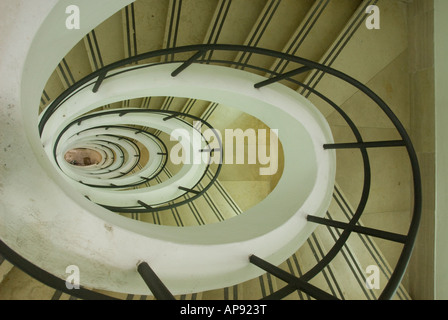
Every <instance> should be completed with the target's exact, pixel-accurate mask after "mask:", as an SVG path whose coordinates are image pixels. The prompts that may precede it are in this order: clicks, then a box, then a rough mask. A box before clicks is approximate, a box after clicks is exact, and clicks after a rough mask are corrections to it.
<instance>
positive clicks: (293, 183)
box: [42, 64, 335, 294]
mask: <svg viewBox="0 0 448 320" xmlns="http://www.w3.org/2000/svg"><path fill="white" fill-rule="evenodd" d="M178 66H179V65H173V64H168V65H160V66H148V68H139V69H137V70H132V71H128V72H120V74H119V75H117V76H113V77H110V78H107V79H105V80H104V81H103V83H102V84H101V87H100V88H99V90H98V91H97V92H93V91H92V87H93V85H94V82H92V84H91V85H88V86H84V87H83V89H82V90H80V91H78V92H76V94H74V95H72V96H71V97H70V98H69V99H67V100H66V101H64V103H63V104H61V105H59V106H58V108H57V109H56V110H54V111H52V114H51V117H50V118H48V120H47V121H46V123H45V127H44V129H43V131H42V144H43V145H44V146H45V149H46V150H47V154H48V156H49V158H50V159H51V158H53V152H55V156H56V159H57V158H58V157H61V156H62V155H63V154H64V152H65V149H64V148H58V147H56V143H58V144H60V143H62V145H63V143H64V142H68V147H67V148H73V147H74V146H77V147H80V146H82V144H80V145H76V144H75V145H73V144H71V143H70V139H71V138H76V139H81V141H82V142H84V143H87V142H88V141H90V140H89V139H87V140H83V135H82V134H81V135H77V133H79V132H88V131H86V130H87V129H88V128H89V127H91V126H95V127H103V130H104V128H107V131H106V130H104V132H103V133H106V132H107V133H108V134H113V133H114V130H118V129H115V128H113V126H114V125H117V124H120V125H129V124H134V125H135V124H139V125H141V126H143V125H144V126H147V127H153V128H156V129H159V130H162V131H164V130H168V133H170V131H172V130H174V129H175V128H179V126H180V125H181V124H180V123H177V121H176V119H175V118H171V119H169V120H167V121H164V118H165V119H166V118H167V115H160V114H155V113H154V112H144V110H132V109H119V110H117V111H102V112H100V113H99V114H98V117H93V116H94V115H95V113H93V114H92V113H89V117H91V120H89V119H84V118H82V117H81V118H79V117H80V116H81V115H82V114H85V113H88V112H90V111H91V110H95V109H96V108H98V106H101V105H104V104H107V103H112V102H114V101H122V100H125V99H132V98H137V97H145V96H163V95H167V94H169V95H170V96H174V97H187V98H196V99H203V100H208V101H213V102H217V103H220V104H224V105H227V106H231V107H233V108H235V109H241V110H243V111H244V112H246V113H249V114H251V115H253V116H255V117H257V118H258V119H260V120H262V121H263V122H265V123H266V124H267V125H268V126H269V127H270V128H278V136H279V140H280V141H281V143H282V145H283V148H284V158H285V166H284V169H283V175H282V177H281V178H280V181H279V182H278V184H277V186H276V188H275V189H274V190H273V191H272V193H271V194H269V195H268V197H267V198H266V199H265V200H263V201H261V202H260V203H259V204H257V205H256V206H254V207H252V208H250V209H249V210H248V211H247V212H244V213H243V214H241V215H239V216H237V217H234V218H232V219H229V220H226V221H223V222H220V223H217V224H213V225H207V226H202V227H186V228H182V229H180V230H179V229H173V228H166V227H162V226H154V225H152V226H151V225H149V226H148V225H145V226H141V225H140V223H139V222H136V221H131V220H129V219H120V220H118V219H117V217H116V216H115V215H110V214H109V213H107V212H104V211H102V210H101V208H95V210H93V211H91V213H93V214H98V215H99V217H101V218H102V219H104V218H105V215H107V216H109V218H106V222H107V223H110V224H111V225H117V226H118V227H119V228H120V229H118V230H117V229H114V234H113V237H114V240H115V241H117V242H118V243H120V247H121V248H122V250H123V251H124V252H125V251H126V254H127V255H133V256H134V261H135V262H136V261H138V260H145V261H146V260H147V261H153V260H155V258H154V257H156V256H157V257H158V258H157V261H158V263H156V264H155V265H153V267H155V268H158V269H160V270H164V271H163V272H162V273H161V274H160V276H161V277H163V279H164V281H165V282H166V283H167V285H169V287H170V289H171V290H173V291H174V292H182V293H185V292H189V291H191V292H194V291H200V290H210V289H215V288H220V287H223V286H229V285H233V284H236V283H239V282H242V281H245V280H248V279H251V278H253V277H255V276H257V275H259V274H260V271H259V270H257V269H254V268H253V267H252V266H250V265H249V264H248V263H247V260H246V259H244V257H245V258H247V257H248V255H250V254H257V255H260V256H264V257H270V258H271V259H274V261H275V260H277V261H278V263H280V262H282V261H284V260H285V259H286V258H287V257H288V256H290V255H291V254H292V253H293V252H295V251H296V250H297V249H298V247H300V246H301V244H302V243H303V242H304V241H305V240H306V239H307V238H308V236H309V235H310V234H311V232H312V230H313V229H314V226H313V225H312V224H309V223H307V221H306V217H307V215H315V216H323V215H324V214H325V212H326V210H327V208H328V205H329V202H330V199H331V194H332V190H333V186H334V172H335V156H334V152H328V151H326V150H324V149H323V148H322V145H324V144H327V143H332V141H333V139H332V136H331V132H330V130H329V127H328V124H327V123H326V121H325V119H324V118H323V116H321V115H320V113H319V111H318V110H317V109H316V108H315V107H314V106H313V105H312V104H311V103H310V102H309V101H308V100H306V99H305V98H303V97H302V96H301V95H300V94H298V93H296V92H294V91H293V90H291V89H289V88H287V87H284V86H283V85H280V84H278V85H274V86H270V87H269V88H263V89H255V88H254V83H258V82H260V81H262V80H263V78H262V77H260V76H257V75H254V74H251V73H247V72H244V71H239V70H233V69H229V68H225V67H217V66H206V65H193V66H190V67H189V69H188V70H186V71H185V72H184V73H182V74H181V75H179V76H177V77H172V76H171V73H172V71H173V70H175V69H176V68H177V67H178ZM87 102H88V103H87ZM78 105H81V106H82V108H76V106H78ZM49 109H51V106H50V108H49ZM44 115H45V113H44V114H43V116H44ZM168 116H169V115H168ZM71 119H74V120H71ZM67 125H68V127H67ZM170 126H171V127H170ZM66 128H68V129H66ZM61 133H62V135H61ZM97 133H98V132H95V131H93V136H92V137H93V138H92V141H90V143H93V141H95V140H94V139H99V138H98V137H96V135H97ZM55 137H58V139H57V140H58V141H55ZM76 139H75V141H77V140H76ZM185 141H186V140H185ZM185 147H187V148H188V146H185ZM54 165H55V168H57V167H58V164H57V163H55V164H54ZM199 166H201V165H199ZM186 167H187V168H186V171H185V170H184V169H182V170H184V171H185V172H184V173H182V171H181V172H179V173H178V174H177V175H181V176H182V175H185V174H187V173H188V172H190V171H191V169H192V168H188V166H186ZM177 175H174V176H173V179H170V180H168V181H166V183H164V184H161V185H158V186H157V187H155V188H148V192H147V193H146V194H145V193H142V191H143V190H142V191H140V190H135V191H133V190H124V191H113V190H108V189H104V188H102V189H90V188H89V187H88V186H86V184H85V183H81V184H80V183H78V181H74V180H73V179H71V180H72V182H74V185H75V188H77V189H78V190H79V191H80V192H81V194H82V195H85V196H87V198H88V199H90V200H91V201H93V202H96V203H98V204H107V205H108V206H113V207H117V206H119V205H121V206H123V207H132V206H136V205H138V201H139V200H141V201H143V202H144V203H145V204H147V205H148V206H153V205H155V206H156V207H155V208H157V202H156V203H154V201H169V200H170V199H172V198H174V197H177V195H176V194H173V193H172V192H171V193H170V192H168V191H167V190H165V189H166V188H167V187H169V188H171V189H172V190H173V191H174V192H176V190H177V191H178V192H182V190H179V189H178V188H177V186H178V185H179V184H181V185H185V186H187V187H188V188H191V187H192V186H189V185H188V182H187V181H184V182H181V181H180V180H178V179H176V177H177ZM195 179H197V178H193V180H192V181H193V183H194V181H195ZM184 180H185V179H184ZM83 182H84V181H83ZM164 185H166V187H165V188H163V186H164ZM157 192H160V194H157ZM153 193H156V194H155V196H153V197H152V198H151V194H153ZM183 193H185V192H183ZM148 197H149V198H148ZM151 199H154V200H151ZM163 199H166V200H163ZM114 201H115V202H114ZM286 204H288V205H286ZM280 207H281V208H282V210H279V208H280ZM81 217H82V219H84V218H86V219H90V214H89V215H87V217H83V216H81V215H79V214H78V218H79V219H81ZM98 222H99V224H98V223H95V222H93V221H90V222H88V225H89V226H90V228H89V229H90V230H91V231H90V230H85V232H88V233H90V232H92V233H93V234H95V233H97V232H99V230H102V229H104V222H101V220H100V221H98ZM95 225H97V226H95ZM254 226H256V228H254ZM95 230H96V231H95ZM48 232H50V231H48ZM139 233H140V234H139ZM136 237H137V238H136ZM136 242H137V243H138V244H139V245H138V246H134V247H133V250H129V249H128V248H129V247H132V243H136ZM267 244H269V245H267ZM91 246H92V249H93V247H94V246H95V244H94V243H93V244H92V245H91ZM198 246H199V247H198ZM148 248H154V249H152V250H148ZM155 248H157V249H155ZM218 248H219V249H218ZM199 249H200V250H199ZM97 250H101V248H100V247H98V248H97ZM119 250H120V248H119V247H116V248H115V252H114V255H115V254H116V253H117V252H119ZM166 252H170V254H169V255H166V254H164V253H166ZM236 252H241V254H243V252H246V254H243V255H242V256H241V254H236ZM162 254H163V257H164V258H162V256H161V255H162ZM118 256H121V254H119V255H118ZM185 257H188V259H186V258H185ZM103 259H104V261H98V263H101V264H103V263H108V262H110V261H112V260H113V259H114V257H113V256H107V257H106V256H103ZM176 261H183V262H182V269H181V270H179V268H178V267H177V264H176V263H175V262H176ZM180 275H182V276H183V277H185V278H186V279H189V280H188V281H187V280H182V281H175V279H176V278H178V277H179V276H180ZM224 275H225V277H224ZM120 276H121V275H120ZM131 276H132V272H129V275H128V277H131ZM134 276H135V278H136V279H134V280H132V281H129V282H128V283H129V285H125V286H123V284H120V287H121V289H119V287H118V284H116V283H115V284H114V281H111V280H112V279H113V278H114V276H113V274H111V277H110V278H109V279H108V280H107V282H106V283H102V284H100V283H98V280H96V279H89V276H88V275H86V276H85V277H84V281H85V283H86V285H87V286H91V287H101V288H107V289H108V290H111V291H117V290H125V291H126V292H135V293H137V292H139V293H142V294H143V293H145V292H146V290H147V289H146V288H145V287H144V286H142V284H141V281H139V279H138V274H135V273H134ZM117 278H118V275H117ZM89 281H91V282H89ZM139 282H140V283H139ZM136 283H139V284H140V286H135V284H136ZM179 285H181V286H180V287H178V286H179Z"/></svg>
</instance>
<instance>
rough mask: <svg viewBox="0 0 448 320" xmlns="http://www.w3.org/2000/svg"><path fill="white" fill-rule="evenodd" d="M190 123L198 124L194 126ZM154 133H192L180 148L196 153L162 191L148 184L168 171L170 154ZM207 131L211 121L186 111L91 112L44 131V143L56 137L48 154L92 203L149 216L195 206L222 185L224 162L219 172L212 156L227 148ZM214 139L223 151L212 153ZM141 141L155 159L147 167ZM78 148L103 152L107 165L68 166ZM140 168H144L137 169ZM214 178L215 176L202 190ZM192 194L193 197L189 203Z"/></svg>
mask: <svg viewBox="0 0 448 320" xmlns="http://www.w3.org/2000/svg"><path fill="white" fill-rule="evenodd" d="M87 112H89V110H88V111H87ZM185 119H189V120H191V121H194V125H193V124H192V123H190V122H188V121H187V120H185ZM117 123H119V125H118V124H117ZM150 129H157V130H161V131H164V132H166V133H167V134H168V135H171V134H172V133H173V132H175V131H176V130H177V132H182V133H184V132H185V133H187V135H184V136H183V139H181V141H180V143H181V145H182V147H183V150H189V151H191V152H188V153H187V152H186V153H187V154H188V155H189V159H188V161H185V162H186V164H185V165H183V168H182V169H181V171H180V172H178V173H177V174H176V175H174V176H173V177H172V179H169V180H167V181H164V182H163V183H160V184H158V185H157V186H154V185H152V186H148V185H147V184H148V182H150V181H152V180H154V179H155V178H156V177H158V175H159V174H160V173H161V172H162V171H163V170H164V168H165V166H166V163H167V161H168V158H169V150H168V149H167V147H166V145H165V143H164V142H163V141H162V140H161V139H160V138H158V137H157V136H156V135H154V134H152V133H151V132H150V131H149V130H150ZM204 129H205V130H209V131H208V132H212V133H213V132H214V129H213V127H211V126H210V124H208V123H207V122H206V121H204V120H202V119H200V118H198V117H195V116H192V115H188V114H183V113H181V112H173V111H158V110H148V109H130V108H125V109H123V108H120V109H119V110H108V111H99V112H93V113H92V112H89V113H88V114H87V115H84V116H80V117H77V118H76V119H74V120H72V121H71V122H69V123H68V124H67V125H66V126H64V127H56V129H55V130H48V131H44V134H43V139H46V138H45V137H48V136H51V137H56V139H55V141H54V144H49V145H48V148H47V149H48V152H49V153H50V152H52V155H51V156H52V159H53V160H54V163H55V165H57V166H58V168H59V169H61V171H62V172H63V173H65V174H66V176H67V177H69V178H70V180H69V181H71V182H73V183H74V185H75V187H76V188H77V189H78V190H79V192H81V193H82V194H83V195H84V196H85V197H86V198H88V199H89V200H91V201H93V202H95V203H97V204H99V205H101V206H103V207H105V208H107V209H109V210H111V211H115V212H121V213H128V212H132V213H145V212H153V211H161V210H166V209H171V208H174V207H178V206H181V205H184V204H186V203H189V202H191V201H194V200H195V199H197V198H198V197H200V196H201V195H202V194H204V193H205V192H206V191H207V190H208V189H209V188H210V187H211V186H212V185H213V183H214V181H216V179H217V177H218V175H219V172H220V170H221V166H222V162H221V161H218V163H217V166H216V168H214V170H213V172H210V165H211V161H212V155H213V156H215V155H216V154H218V159H220V158H221V156H220V155H221V154H222V143H221V141H220V137H219V136H218V135H217V134H215V135H213V136H211V137H204V135H203V134H202V132H201V130H204ZM57 130H59V131H57ZM182 130H183V131H182ZM209 140H212V141H214V145H217V147H216V148H211V147H210V145H209ZM137 142H138V145H140V146H142V148H143V149H144V150H146V152H147V153H148V154H149V159H148V160H147V161H146V163H144V164H141V153H142V150H141V149H140V147H138V145H137ZM77 148H90V149H94V148H95V150H100V151H101V152H102V153H104V154H105V156H104V157H103V159H102V160H103V162H102V163H96V164H93V165H90V166H85V167H79V166H73V165H70V164H68V163H67V161H65V159H64V158H65V157H64V155H65V154H66V153H67V152H68V151H70V150H73V149H77ZM198 160H199V161H198ZM139 164H140V165H141V167H140V168H139V169H138V170H136V166H137V165H139ZM82 172H84V174H82ZM208 173H211V174H212V176H213V177H212V178H211V179H209V180H210V181H208V182H207V183H205V186H203V187H202V188H201V190H197V186H198V185H199V184H200V183H201V182H202V181H204V177H205V176H206V175H207V174H208ZM187 193H191V194H193V196H188V197H186V198H185V199H184V195H185V194H187Z"/></svg>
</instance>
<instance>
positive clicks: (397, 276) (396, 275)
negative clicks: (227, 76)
mask: <svg viewBox="0 0 448 320" xmlns="http://www.w3.org/2000/svg"><path fill="white" fill-rule="evenodd" d="M218 51H231V52H234V53H250V54H258V55H262V56H267V57H270V58H277V59H282V60H284V61H288V62H289V63H296V64H298V65H300V66H299V67H298V68H296V69H294V70H292V71H290V72H287V73H285V74H280V73H277V72H275V71H271V70H269V69H266V68H263V67H260V66H252V65H250V64H248V63H244V64H241V63H240V62H235V61H226V60H213V59H211V58H209V59H203V58H202V57H204V56H205V54H206V53H207V52H218ZM188 52H190V53H191V58H189V59H187V60H183V61H174V60H173V61H165V62H160V63H154V64H147V65H137V66H135V67H131V68H127V69H126V70H118V72H117V73H115V74H119V73H122V72H130V71H132V70H135V69H138V68H148V67H151V66H155V65H159V64H168V63H179V62H180V63H182V64H181V65H180V66H179V67H178V68H177V69H176V70H174V71H173V73H172V76H177V75H178V74H179V73H180V72H183V71H185V70H186V69H187V68H188V67H189V66H190V65H191V64H193V63H207V64H213V63H226V64H227V65H228V66H238V65H243V66H244V67H245V68H246V70H257V71H263V72H265V73H266V74H268V75H270V76H269V77H268V79H267V80H265V81H263V82H260V83H256V84H254V88H255V89H257V88H261V87H263V86H265V85H269V84H272V83H276V82H278V81H281V80H284V81H289V82H291V83H294V84H296V85H299V86H301V87H302V88H304V89H306V90H308V91H309V92H310V93H312V94H314V95H316V96H317V97H319V98H320V99H322V100H323V101H325V102H326V103H327V104H329V105H330V106H331V107H333V108H334V109H335V110H336V111H337V112H338V113H339V114H340V115H341V116H342V118H343V119H344V120H345V122H346V123H347V124H348V126H349V127H350V129H351V130H352V132H353V134H354V135H355V137H356V143H354V144H348V143H345V142H342V144H334V145H325V146H323V147H324V148H325V149H336V148H357V149H359V150H360V152H361V155H362V159H363V164H364V181H363V190H362V195H361V199H360V202H359V204H358V206H357V208H356V211H355V214H354V215H353V217H352V219H351V220H350V222H349V223H347V224H338V225H337V227H339V228H341V229H343V232H342V234H341V235H340V237H339V239H338V240H337V241H336V243H335V244H334V246H333V247H332V248H331V249H330V250H329V252H328V253H327V254H326V255H325V256H324V257H323V259H321V260H320V261H319V262H318V263H317V264H316V265H315V266H314V267H313V268H311V269H310V270H309V271H308V272H307V273H305V274H304V275H303V276H301V277H300V278H297V279H296V278H291V277H290V276H285V275H284V274H283V273H281V272H278V270H276V269H275V268H271V266H270V265H269V264H268V263H265V262H263V260H262V259H260V258H258V257H255V256H252V255H251V258H250V259H249V262H250V263H254V264H257V265H259V266H263V268H265V270H266V271H268V272H272V273H273V274H275V273H277V274H279V275H280V274H281V275H282V276H284V280H285V281H286V282H287V283H288V284H287V285H286V286H285V287H283V288H281V289H280V290H278V291H276V292H275V293H274V294H272V295H270V296H269V297H268V298H275V299H281V298H283V297H285V296H286V295H288V294H290V293H291V292H292V291H294V290H296V289H298V288H299V289H300V290H307V289H306V288H307V286H306V283H308V282H309V280H310V279H312V278H313V277H314V276H315V275H317V274H318V273H319V272H321V271H322V270H323V269H324V268H325V267H326V266H327V265H328V264H329V263H330V262H331V261H332V259H333V258H334V257H335V256H336V254H337V253H338V252H339V251H340V250H341V248H342V247H343V245H344V244H345V243H346V241H347V239H348V237H349V236H350V234H351V233H353V232H355V233H356V232H367V230H365V229H362V228H359V227H358V226H357V225H356V224H357V223H358V221H359V219H360V217H361V215H362V213H363V212H364V209H365V207H366V204H367V201H368V198H369V192H370V184H371V168H370V162H369V155H368V153H367V149H368V148H370V147H377V148H381V147H404V148H406V151H407V154H408V157H409V160H410V164H411V170H412V181H413V196H414V201H413V208H412V219H411V223H410V227H409V229H408V233H407V234H406V235H395V236H396V237H395V236H394V237H392V236H391V237H389V239H388V240H390V241H395V242H399V243H402V244H403V250H402V252H401V254H400V257H399V259H398V262H397V264H396V266H395V269H394V271H393V273H392V275H391V277H390V279H389V281H388V283H387V285H386V287H385V288H384V290H383V291H382V293H381V295H380V297H379V298H380V299H391V298H392V296H393V295H394V293H395V291H396V289H397V287H398V286H399V284H400V282H401V279H402V277H403V275H404V272H405V270H406V267H407V265H408V263H409V260H410V256H411V253H412V250H413V247H414V245H415V240H416V236H417V232H418V227H419V223H420V217H421V206H422V199H421V177H420V169H419V164H418V159H417V156H416V153H415V150H414V147H413V145H412V142H411V139H410V137H409V136H408V134H407V132H406V130H405V128H404V127H403V125H402V124H401V122H400V121H399V119H398V118H397V117H396V115H395V114H394V113H393V112H392V110H391V109H390V108H389V107H388V106H387V104H386V103H385V102H384V101H383V100H382V99H381V98H380V97H379V96H377V95H376V94H375V93H374V92H373V91H372V90H370V89H369V88H368V87H366V86H365V85H364V84H362V83H361V82H359V81H357V80H355V79H353V78H352V77H350V76H348V75H347V74H345V73H343V72H340V71H337V70H335V69H333V68H331V67H328V66H325V65H322V64H320V63H317V62H313V61H310V60H307V59H304V58H300V57H296V56H293V55H289V54H285V53H281V52H277V51H273V50H268V49H262V48H258V47H248V46H240V45H217V44H208V45H192V46H185V47H175V48H168V49H162V50H156V51H152V52H148V53H144V54H140V55H136V56H133V57H130V58H127V59H124V60H121V61H118V62H115V63H112V64H110V65H108V66H106V67H104V68H102V69H99V70H97V71H95V72H93V73H92V74H90V75H88V76H86V77H85V78H83V79H82V80H80V81H79V82H77V83H76V84H75V85H73V86H72V87H70V88H69V89H67V90H66V91H64V93H63V94H61V95H60V96H59V97H58V98H57V99H56V100H55V101H54V103H53V104H51V105H50V106H49V107H48V108H47V109H46V110H45V111H44V114H43V116H42V119H41V121H40V122H39V133H40V134H42V132H43V130H44V127H45V123H46V122H47V121H48V119H49V118H50V117H51V115H52V114H53V112H54V111H55V110H56V109H57V108H58V107H59V106H60V105H61V103H63V102H64V101H65V100H66V99H68V98H69V97H70V96H71V95H73V94H76V91H78V90H81V89H82V88H84V87H86V86H93V89H92V90H93V92H96V91H98V90H100V87H101V84H102V82H103V81H105V80H106V79H108V78H109V77H111V76H113V75H114V74H112V71H114V70H117V69H119V68H122V67H125V66H129V65H131V64H136V63H138V62H139V61H142V60H144V59H149V58H155V57H162V56H164V55H173V56H174V55H175V54H177V53H188ZM310 70H318V71H320V72H322V73H323V74H326V75H330V76H333V77H335V78H337V79H340V80H343V81H344V82H345V83H348V84H350V85H351V86H353V87H355V88H356V89H358V90H359V91H360V92H362V93H363V94H364V95H366V96H367V97H368V98H370V99H371V100H372V101H374V102H375V104H376V105H377V106H378V107H379V109H380V110H382V111H383V113H384V114H385V115H386V116H387V117H388V118H389V119H390V121H391V122H392V123H393V125H394V126H395V128H396V130H397V131H398V133H399V135H400V137H401V140H398V141H394V142H390V141H379V142H377V141H370V142H365V141H363V139H362V136H361V134H360V132H359V130H358V128H357V127H356V125H355V124H354V123H353V121H352V120H351V119H350V117H349V116H348V115H347V114H346V113H345V112H344V111H343V110H342V109H341V108H340V107H339V106H338V105H337V104H336V103H334V102H333V101H332V100H331V99H329V98H328V97H326V96H325V95H323V94H322V93H320V92H319V91H317V90H316V89H315V88H311V87H310V86H307V85H306V84H303V83H301V82H299V81H297V80H295V79H293V78H292V77H293V76H295V75H297V74H300V73H303V72H308V71H310ZM309 220H310V222H312V223H322V224H327V225H328V224H329V222H328V221H325V220H320V219H313V218H311V217H310V219H309ZM333 226H336V225H335V223H333ZM368 232H370V233H372V235H374V236H380V234H382V235H384V233H383V231H381V230H376V229H369V230H368ZM311 289H312V290H314V288H311ZM316 292H320V291H316ZM327 298H330V297H328V296H327Z"/></svg>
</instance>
